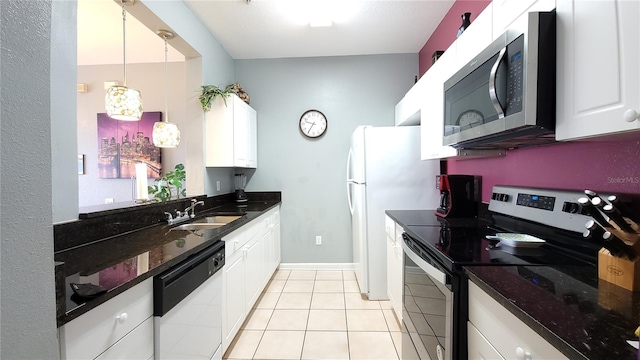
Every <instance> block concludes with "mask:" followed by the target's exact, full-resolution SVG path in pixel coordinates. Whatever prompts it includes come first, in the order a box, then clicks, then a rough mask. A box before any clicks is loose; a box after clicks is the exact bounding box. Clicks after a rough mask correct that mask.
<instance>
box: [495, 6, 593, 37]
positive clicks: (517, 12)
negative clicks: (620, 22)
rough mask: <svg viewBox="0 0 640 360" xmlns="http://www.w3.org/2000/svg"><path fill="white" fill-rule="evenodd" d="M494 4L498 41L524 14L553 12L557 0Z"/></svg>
mask: <svg viewBox="0 0 640 360" xmlns="http://www.w3.org/2000/svg"><path fill="white" fill-rule="evenodd" d="M588 1H590V0H588ZM492 4H493V38H494V39H497V38H498V37H499V36H500V35H502V34H503V33H504V32H505V31H507V29H508V28H509V26H511V24H512V23H513V22H514V21H515V20H516V19H518V18H519V17H520V16H522V15H523V14H524V13H526V12H532V11H551V10H553V9H554V8H555V7H556V0H494V1H493V2H492Z"/></svg>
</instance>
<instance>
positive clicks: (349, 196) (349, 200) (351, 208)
mask: <svg viewBox="0 0 640 360" xmlns="http://www.w3.org/2000/svg"><path fill="white" fill-rule="evenodd" d="M349 166H351V149H349V155H348V156H347V201H348V202H349V211H350V212H351V215H353V203H352V202H351V184H352V183H351V180H350V179H349Z"/></svg>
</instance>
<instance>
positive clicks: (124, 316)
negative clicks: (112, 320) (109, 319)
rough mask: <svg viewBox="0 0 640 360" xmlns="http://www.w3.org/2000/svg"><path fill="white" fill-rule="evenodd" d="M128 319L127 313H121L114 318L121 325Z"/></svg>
mask: <svg viewBox="0 0 640 360" xmlns="http://www.w3.org/2000/svg"><path fill="white" fill-rule="evenodd" d="M128 318H129V315H127V313H122V314H120V315H118V316H117V317H116V320H118V322H119V323H120V324H122V323H124V322H125V321H127V319H128Z"/></svg>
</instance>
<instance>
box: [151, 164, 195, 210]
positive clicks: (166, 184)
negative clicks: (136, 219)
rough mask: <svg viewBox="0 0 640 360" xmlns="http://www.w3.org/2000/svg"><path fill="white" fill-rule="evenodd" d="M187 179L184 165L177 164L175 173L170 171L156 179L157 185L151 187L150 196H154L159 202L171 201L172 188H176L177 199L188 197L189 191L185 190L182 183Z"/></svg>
mask: <svg viewBox="0 0 640 360" xmlns="http://www.w3.org/2000/svg"><path fill="white" fill-rule="evenodd" d="M186 178H187V173H186V172H185V171H184V165H182V164H177V165H176V166H175V168H174V169H173V171H169V172H167V173H166V174H164V176H162V177H161V178H158V179H156V180H155V181H156V182H157V183H158V184H157V185H149V187H148V189H149V194H151V195H153V197H154V198H156V199H157V200H158V201H167V200H171V197H172V189H171V188H172V187H174V188H175V194H176V198H177V199H180V196H182V197H186V196H187V189H184V186H183V184H182V182H183V181H184V180H185V179H186Z"/></svg>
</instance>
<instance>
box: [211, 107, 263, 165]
mask: <svg viewBox="0 0 640 360" xmlns="http://www.w3.org/2000/svg"><path fill="white" fill-rule="evenodd" d="M205 133H206V137H205V165H206V166H207V167H241V168H257V167H258V115H257V113H256V111H255V110H254V109H253V108H252V107H251V106H249V105H248V104H246V103H245V102H244V101H242V100H241V99H240V98H239V97H237V96H236V95H231V96H229V97H228V98H227V99H226V104H225V99H223V98H222V97H220V96H216V98H215V99H214V101H213V104H212V106H211V111H209V112H207V113H205Z"/></svg>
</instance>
